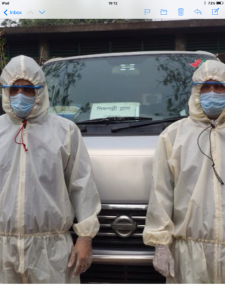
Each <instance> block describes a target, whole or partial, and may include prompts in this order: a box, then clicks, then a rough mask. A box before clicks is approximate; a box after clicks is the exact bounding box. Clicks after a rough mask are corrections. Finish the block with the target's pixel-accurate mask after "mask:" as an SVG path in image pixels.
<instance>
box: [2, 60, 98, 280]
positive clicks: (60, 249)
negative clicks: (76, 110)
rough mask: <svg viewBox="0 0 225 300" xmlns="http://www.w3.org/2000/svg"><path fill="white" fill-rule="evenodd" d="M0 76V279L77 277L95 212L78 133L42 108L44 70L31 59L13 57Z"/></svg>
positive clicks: (86, 262)
mask: <svg viewBox="0 0 225 300" xmlns="http://www.w3.org/2000/svg"><path fill="white" fill-rule="evenodd" d="M0 80H1V84H2V92H3V97H2V99H3V109H4V111H5V112H6V114H4V115H2V116H1V117H0V149H1V155H0V178H1V180H0V283H78V282H79V274H80V273H82V272H84V271H86V269H87V268H88V267H89V266H90V264H91V260H92V257H91V240H92V238H93V237H94V236H95V235H96V233H97V232H98V230H99V222H98V219H97V214H98V213H99V211H100V200H99V195H98V192H97V189H96V186H95V183H94V180H93V176H92V169H91V163H90V159H89V156H88V153H87V150H86V148H85V145H84V142H83V140H82V137H81V134H80V131H79V129H78V127H77V126H76V125H75V124H74V123H73V122H71V121H69V120H66V119H64V118H62V117H59V116H56V115H54V114H49V113H48V108H49V98H48V90H47V86H46V82H45V76H44V73H43V71H42V69H41V68H40V67H39V66H38V64H37V63H36V62H35V61H34V60H33V59H32V58H30V57H26V56H23V55H21V56H17V57H15V58H13V59H12V60H11V61H10V62H9V63H8V64H7V65H6V67H5V68H4V69H3V72H2V74H1V78H0ZM74 217H76V219H77V223H76V224H73V221H74ZM72 225H73V229H74V231H75V233H76V234H77V235H78V239H77V242H76V244H75V246H74V245H73V241H72V238H71V234H70V233H69V232H68V230H69V229H70V227H71V226H72Z"/></svg>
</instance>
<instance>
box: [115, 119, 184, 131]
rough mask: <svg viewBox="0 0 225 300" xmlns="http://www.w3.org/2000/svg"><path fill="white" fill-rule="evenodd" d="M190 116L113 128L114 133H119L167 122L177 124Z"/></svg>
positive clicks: (121, 125)
mask: <svg viewBox="0 0 225 300" xmlns="http://www.w3.org/2000/svg"><path fill="white" fill-rule="evenodd" d="M187 117H188V116H180V117H172V118H167V119H164V120H155V121H150V122H149V121H148V122H141V123H138V124H133V123H132V124H120V125H118V126H113V127H112V128H111V131H112V132H117V131H120V130H123V129H128V128H135V127H142V126H148V125H155V124H162V123H167V122H176V121H179V120H180V119H184V118H187Z"/></svg>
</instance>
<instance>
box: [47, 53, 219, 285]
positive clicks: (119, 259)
mask: <svg viewBox="0 0 225 300" xmlns="http://www.w3.org/2000/svg"><path fill="white" fill-rule="evenodd" d="M209 59H211V60H217V57H216V56H215V55H214V54H211V53H208V52H203V51H197V52H185V51H183V52H177V51H173V52H171V51H168V52H159V51H157V52H129V53H112V54H98V55H86V56H75V57H67V58H55V59H51V60H49V61H47V62H46V63H45V64H44V66H43V70H44V72H45V75H46V80H47V84H48V89H49V97H50V102H51V108H50V112H51V113H54V114H58V115H60V116H62V117H65V118H68V119H70V120H72V121H73V122H75V123H76V124H77V125H78V126H79V128H80V131H81V133H82V135H83V138H84V141H85V144H86V146H87V149H88V151H89V154H90V157H91V161H92V166H93V170H94V176H95V181H96V184H97V187H98V191H99V193H100V197H101V201H102V211H101V213H100V215H99V220H100V224H101V228H100V231H99V233H98V235H97V236H96V237H95V238H94V240H93V265H92V267H91V268H90V269H89V270H88V271H87V272H86V273H85V274H84V275H83V276H82V282H122V283H125V282H127V283H157V282H164V278H163V277H161V276H160V275H159V274H158V273H157V272H155V271H154V269H153V267H152V259H153V255H154V248H151V247H147V246H145V245H144V244H143V241H142V232H143V228H144V224H145V216H146V210H147V205H148V201H149V195H150V186H151V169H152V157H153V155H154V150H155V147H156V143H157V140H158V135H159V134H160V133H161V132H162V131H163V130H164V129H165V128H166V127H167V126H168V125H170V124H171V123H172V122H175V121H177V120H179V119H180V118H185V117H187V116H188V99H189V96H190V92H191V85H192V74H193V72H194V71H195V70H196V68H198V67H199V66H200V65H201V63H202V62H204V61H205V60H209Z"/></svg>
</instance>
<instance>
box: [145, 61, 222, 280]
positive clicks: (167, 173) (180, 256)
mask: <svg viewBox="0 0 225 300" xmlns="http://www.w3.org/2000/svg"><path fill="white" fill-rule="evenodd" d="M210 79H212V80H216V81H220V82H225V65H224V64H223V63H221V62H218V61H213V60H208V61H206V62H205V63H203V64H202V65H201V66H200V67H199V69H198V70H196V71H195V73H194V75H193V82H203V81H207V80H210ZM201 86H202V85H196V86H194V87H193V89H192V93H191V97H190V99H189V112H190V116H189V117H188V118H185V119H182V120H180V121H178V122H175V123H173V124H171V125H170V126H169V127H167V128H166V129H165V130H164V131H163V132H162V133H161V135H160V137H159V140H158V145H157V149H156V152H155V157H154V162H153V174H152V187H151V194H150V200H149V207H148V212H147V219H146V226H145V229H144V233H143V238H144V243H145V244H146V245H151V246H155V245H156V244H162V245H169V247H170V250H171V253H172V256H173V258H174V263H175V277H174V279H172V278H168V279H167V282H170V283H173V282H174V283H225V185H222V184H221V183H220V182H219V181H218V179H217V178H216V176H215V174H214V171H213V168H212V161H211V160H210V159H209V158H207V157H206V156H205V155H203V154H202V153H201V151H200V149H199V147H198V144H197V139H198V137H199V135H200V134H201V132H202V131H203V130H204V129H205V128H206V127H209V128H208V129H207V130H206V131H205V132H204V133H203V134H202V135H201V137H200V139H199V144H200V148H201V149H202V151H203V152H204V153H205V154H206V155H208V156H209V157H211V154H210V140H209V137H210V130H211V129H212V128H213V127H212V126H210V125H211V120H210V119H209V118H208V117H207V116H206V115H205V114H204V112H203V110H202V108H201V105H200V100H199V95H200V89H201ZM211 150H212V157H213V160H214V163H215V169H216V171H217V173H218V174H219V176H220V177H221V179H222V180H223V182H225V156H224V153H225V109H224V110H223V111H222V113H221V115H220V116H219V117H218V119H217V120H216V121H215V128H213V129H212V133H211Z"/></svg>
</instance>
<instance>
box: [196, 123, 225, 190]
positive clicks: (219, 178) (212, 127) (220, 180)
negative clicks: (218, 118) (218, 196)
mask: <svg viewBox="0 0 225 300" xmlns="http://www.w3.org/2000/svg"><path fill="white" fill-rule="evenodd" d="M214 122H215V121H214V120H212V121H211V125H210V126H208V127H206V128H205V129H204V130H203V131H202V132H201V133H200V134H199V136H198V140H197V144H198V147H199V150H200V151H201V152H202V154H203V155H205V156H206V157H208V159H210V160H211V161H212V163H213V164H212V168H213V171H214V174H215V176H216V178H217V179H218V181H219V182H220V183H221V185H224V182H223V180H222V178H221V177H220V176H219V174H218V173H217V171H216V169H215V162H214V160H213V156H212V145H211V134H212V130H213V129H214V128H215V123H214ZM210 127H211V130H210V133H209V144H210V155H211V157H210V156H208V155H207V154H205V153H204V152H203V151H202V149H201V147H200V144H199V140H200V137H201V135H202V134H203V132H204V131H206V130H207V129H209V128H210Z"/></svg>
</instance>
